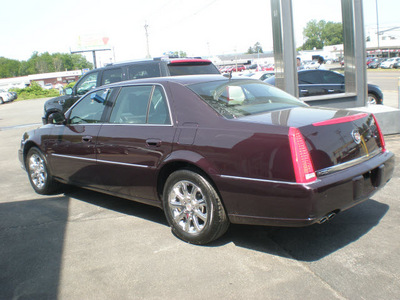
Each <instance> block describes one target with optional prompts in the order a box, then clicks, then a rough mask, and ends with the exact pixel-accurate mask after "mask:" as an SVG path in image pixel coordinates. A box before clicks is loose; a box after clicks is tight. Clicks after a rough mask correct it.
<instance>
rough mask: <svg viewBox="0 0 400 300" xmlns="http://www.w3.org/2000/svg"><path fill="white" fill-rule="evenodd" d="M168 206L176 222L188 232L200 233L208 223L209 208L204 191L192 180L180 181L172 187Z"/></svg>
mask: <svg viewBox="0 0 400 300" xmlns="http://www.w3.org/2000/svg"><path fill="white" fill-rule="evenodd" d="M168 206H169V209H170V211H171V215H172V217H173V220H174V222H175V223H176V224H177V225H179V226H180V227H181V228H182V230H184V231H185V232H187V233H190V234H197V233H200V232H201V231H202V230H203V229H204V227H205V226H206V225H207V216H208V210H209V208H208V205H207V202H206V200H205V196H204V193H203V191H202V190H201V188H200V187H198V186H197V185H195V184H194V183H192V182H190V181H186V180H182V181H178V182H177V183H176V184H175V185H174V186H173V187H172V189H171V192H170V193H169V195H168Z"/></svg>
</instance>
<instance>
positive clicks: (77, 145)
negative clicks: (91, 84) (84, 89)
mask: <svg viewBox="0 0 400 300" xmlns="http://www.w3.org/2000/svg"><path fill="white" fill-rule="evenodd" d="M110 94H111V89H104V90H101V91H97V92H93V93H90V94H88V95H86V96H85V97H84V98H82V99H81V100H80V101H79V102H78V103H77V104H76V105H75V106H74V107H73V108H72V109H71V111H70V112H69V113H68V116H67V118H68V119H67V120H66V125H54V128H53V129H52V131H51V134H50V136H49V139H48V141H49V144H48V146H49V148H48V152H49V154H50V157H49V159H50V161H51V166H52V172H53V174H54V176H56V177H58V178H61V179H63V180H65V181H68V182H71V183H75V184H79V185H93V184H95V183H96V180H97V179H96V176H95V174H96V173H95V172H93V169H94V167H95V163H96V152H95V144H96V139H97V135H98V133H99V130H100V128H101V125H102V117H103V114H104V113H105V108H106V107H107V103H108V102H107V99H108V97H109V96H110Z"/></svg>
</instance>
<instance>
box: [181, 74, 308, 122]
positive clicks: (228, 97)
mask: <svg viewBox="0 0 400 300" xmlns="http://www.w3.org/2000/svg"><path fill="white" fill-rule="evenodd" d="M188 87H189V88H190V89H191V90H192V91H194V92H195V93H196V94H198V95H199V96H200V97H201V98H202V99H203V100H204V101H205V102H207V103H208V104H209V105H210V106H211V107H212V108H213V109H215V110H216V111H217V112H218V113H219V114H221V115H222V116H224V117H225V118H228V119H234V118H240V117H243V116H249V115H255V114H260V113H264V112H268V111H272V110H280V109H285V108H289V107H295V106H308V105H307V104H305V103H304V102H302V101H300V100H298V99H296V98H295V97H293V96H291V95H289V94H287V93H285V92H283V91H282V90H280V89H278V88H275V87H273V86H270V85H268V84H265V83H263V82H261V81H259V80H227V81H212V82H202V83H196V84H191V85H188Z"/></svg>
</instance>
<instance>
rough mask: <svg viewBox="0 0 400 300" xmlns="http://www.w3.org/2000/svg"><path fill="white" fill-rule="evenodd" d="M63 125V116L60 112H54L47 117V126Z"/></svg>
mask: <svg viewBox="0 0 400 300" xmlns="http://www.w3.org/2000/svg"><path fill="white" fill-rule="evenodd" d="M64 123H65V116H64V114H63V113H61V112H55V113H52V114H50V116H49V124H58V125H61V124H64Z"/></svg>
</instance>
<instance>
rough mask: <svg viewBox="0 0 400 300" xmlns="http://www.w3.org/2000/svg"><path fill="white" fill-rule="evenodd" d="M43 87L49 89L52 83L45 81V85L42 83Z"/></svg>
mask: <svg viewBox="0 0 400 300" xmlns="http://www.w3.org/2000/svg"><path fill="white" fill-rule="evenodd" d="M43 88H44V89H45V90H51V89H52V88H53V85H52V84H51V83H46V84H45V85H43Z"/></svg>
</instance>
